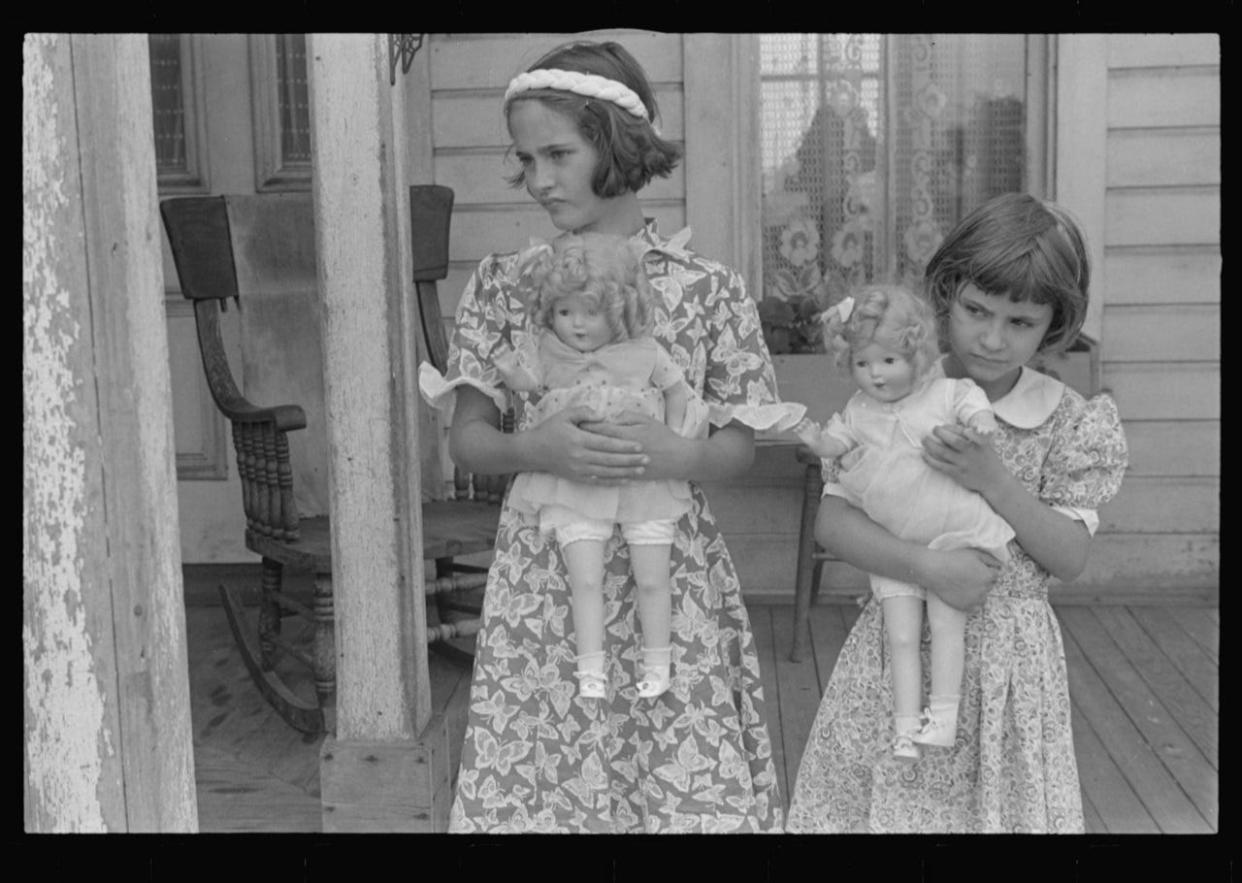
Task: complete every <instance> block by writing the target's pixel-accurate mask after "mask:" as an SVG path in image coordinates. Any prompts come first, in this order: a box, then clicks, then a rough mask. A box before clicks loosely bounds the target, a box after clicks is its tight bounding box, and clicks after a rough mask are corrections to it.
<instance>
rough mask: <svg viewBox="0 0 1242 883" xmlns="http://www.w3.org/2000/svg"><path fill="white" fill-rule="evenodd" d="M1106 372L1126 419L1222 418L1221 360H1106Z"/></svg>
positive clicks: (1105, 383)
mask: <svg viewBox="0 0 1242 883" xmlns="http://www.w3.org/2000/svg"><path fill="white" fill-rule="evenodd" d="M1103 376H1104V379H1103V385H1104V387H1105V389H1108V390H1110V391H1111V392H1112V394H1113V397H1114V398H1115V399H1116V400H1117V407H1118V409H1119V410H1120V411H1121V415H1122V418H1123V419H1128V420H1219V419H1220V365H1219V364H1218V363H1212V362H1105V363H1104V371H1103Z"/></svg>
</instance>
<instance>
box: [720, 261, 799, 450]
mask: <svg viewBox="0 0 1242 883" xmlns="http://www.w3.org/2000/svg"><path fill="white" fill-rule="evenodd" d="M705 306H706V307H707V310H706V319H707V322H708V325H709V327H710V329H711V336H712V345H711V347H710V349H709V351H708V364H707V371H706V375H705V377H704V385H703V399H704V400H705V401H706V402H707V405H708V413H709V416H710V420H711V422H712V424H713V425H715V426H725V425H727V424H728V423H730V422H732V421H734V420H737V421H740V422H742V423H745V424H746V425H747V426H750V427H751V428H753V429H758V430H777V431H781V430H785V429H790V428H792V427H793V426H794V424H796V423H797V422H798V421H799V420H801V419H802V417H803V416H804V415H805V414H806V407H805V406H804V405H800V404H797V403H795V402H782V401H781V400H780V398H779V396H778V395H777V391H776V374H775V373H774V372H773V370H772V358H771V356H770V355H769V354H768V347H767V344H766V343H765V342H764V340H763V327H762V325H761V324H760V322H759V310H758V307H757V306H756V305H755V302H754V301H753V300H752V299H751V298H750V297H749V296H748V295H747V294H746V284H745V282H743V281H742V277H741V276H740V275H738V274H737V273H736V272H735V271H733V270H723V271H722V275H721V278H720V279H719V280H717V279H713V290H712V291H711V293H710V294H709V296H708V297H707V300H706V304H705Z"/></svg>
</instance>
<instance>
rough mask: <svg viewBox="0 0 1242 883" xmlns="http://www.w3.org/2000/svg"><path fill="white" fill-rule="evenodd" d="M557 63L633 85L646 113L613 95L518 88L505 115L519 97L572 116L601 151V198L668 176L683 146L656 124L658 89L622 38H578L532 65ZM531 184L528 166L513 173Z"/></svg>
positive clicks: (519, 183)
mask: <svg viewBox="0 0 1242 883" xmlns="http://www.w3.org/2000/svg"><path fill="white" fill-rule="evenodd" d="M548 68H551V69H556V70H566V71H577V72H578V73H582V74H594V75H596V76H599V77H605V78H607V79H609V80H615V81H617V82H618V83H622V84H624V85H626V86H628V87H629V88H630V89H632V90H633V91H634V93H635V94H637V95H638V97H639V99H640V100H641V101H642V103H643V106H644V107H646V109H647V119H645V120H644V119H641V118H639V117H636V116H634V115H633V114H631V113H630V112H629V111H627V110H625V109H623V108H621V107H620V106H618V105H616V104H614V103H613V102H611V101H607V100H604V99H600V98H588V97H585V96H583V95H578V94H576V93H574V92H567V91H563V90H560V89H531V90H529V91H525V92H519V93H518V94H516V95H514V96H513V97H512V98H511V99H510V100H509V101H508V103H506V104H505V118H506V119H508V116H509V113H510V109H511V108H512V107H513V105H514V104H515V103H516V102H518V101H541V102H543V103H544V104H545V105H547V106H548V107H549V108H551V109H552V110H555V111H557V112H559V113H562V114H564V115H565V116H566V117H568V118H569V119H571V120H573V121H574V123H575V124H576V125H577V127H578V131H579V132H580V133H581V134H582V137H583V138H584V139H585V140H586V141H588V142H589V143H590V144H591V145H592V146H593V147H594V148H595V150H596V152H597V153H598V154H599V164H598V165H597V166H596V168H595V176H594V178H592V180H591V190H592V191H593V192H594V193H595V195H596V196H598V197H600V198H602V199H610V198H612V197H614V196H620V195H621V194H623V193H629V192H634V193H637V192H638V191H639V190H641V189H642V188H643V187H645V186H647V183H648V182H649V181H650V180H651V179H652V178H654V177H656V176H659V177H668V175H669V174H671V173H672V171H673V169H674V168H675V167H676V166H677V163H678V161H679V160H680V159H681V148H680V147H678V146H677V145H676V144H674V143H673V142H671V141H666V140H664V138H662V137H661V136H660V135H659V134H658V133H657V131H656V129H655V127H654V126H653V125H652V124H653V123H654V122H655V121H656V120H657V119H659V116H660V110H659V107H658V106H657V105H656V100H655V94H654V93H653V92H652V89H651V84H650V83H649V82H648V81H647V75H646V73H645V72H644V71H643V68H642V65H640V64H639V63H638V61H637V60H635V58H634V56H632V55H630V53H629V52H627V51H626V50H625V48H624V47H623V46H621V45H620V44H619V43H613V42H607V43H595V42H590V41H578V42H573V43H565V44H562V45H560V46H557V47H556V48H555V49H553V50H551V51H550V52H548V53H547V54H546V55H544V56H543V57H542V58H540V59H539V60H538V61H536V62H535V63H534V64H532V65H531V66H530V67H529V68H527V71H535V70H543V69H548ZM508 181H509V184H510V185H511V186H513V187H523V186H525V184H526V171H525V170H524V169H522V170H519V171H518V172H517V174H515V175H513V176H512V177H510V178H509V179H508Z"/></svg>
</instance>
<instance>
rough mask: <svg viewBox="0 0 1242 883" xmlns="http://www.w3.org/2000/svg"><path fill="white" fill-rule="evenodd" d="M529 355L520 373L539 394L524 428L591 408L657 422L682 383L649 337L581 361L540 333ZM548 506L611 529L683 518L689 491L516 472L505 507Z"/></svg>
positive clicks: (661, 484) (674, 484)
mask: <svg viewBox="0 0 1242 883" xmlns="http://www.w3.org/2000/svg"><path fill="white" fill-rule="evenodd" d="M535 349H536V352H535V356H534V358H533V359H531V360H529V361H533V362H534V364H532V365H528V366H526V367H527V368H528V370H529V371H530V372H531V374H533V375H534V377H535V379H536V380H537V381H538V382H539V385H540V386H541V387H542V389H543V390H545V392H544V394H543V398H541V399H540V400H539V401H538V403H536V404H535V405H534V406H533V408H532V409H531V414H530V416H529V418H528V421H527V425H530V426H534V425H537V424H539V423H542V422H543V421H544V420H546V419H548V418H549V417H551V416H552V415H553V414H557V413H560V412H561V411H563V410H565V409H566V408H572V407H575V406H578V405H586V406H588V407H590V408H593V409H594V410H596V411H598V412H600V414H601V415H602V419H605V420H608V419H612V418H615V417H618V416H619V415H620V414H621V413H622V412H623V411H637V412H639V413H642V414H646V415H647V416H648V417H653V418H655V419H656V420H660V421H663V420H664V390H665V389H668V388H669V387H671V386H674V385H676V384H677V383H681V382H684V381H685V376H684V375H683V374H682V372H681V369H680V368H678V367H677V364H676V363H675V362H674V361H673V360H672V358H671V357H670V356H669V354H668V352H667V351H666V350H665V349H664V347H663V346H661V345H660V344H659V343H657V342H656V341H655V339H654V338H651V337H640V338H637V339H634V340H623V341H619V342H617V343H610V344H607V345H606V346H602V347H600V348H599V349H597V350H595V351H593V352H589V353H584V352H581V351H579V350H576V349H574V348H573V347H571V346H568V345H567V344H566V343H565V342H564V341H562V340H561V339H560V338H558V337H557V336H556V335H555V334H553V333H551V332H548V331H545V332H544V333H542V334H540V335H539V336H538V338H537V341H536V343H535ZM687 388H688V387H687ZM703 410H704V411H705V410H706V408H705V407H704V409H703ZM553 504H555V505H559V506H565V507H566V508H568V509H571V510H573V511H574V512H576V513H578V514H579V515H583V516H585V517H588V518H595V519H600V520H603V521H611V522H613V523H614V524H634V523H638V522H643V521H659V520H668V519H675V518H680V517H681V516H682V515H684V514H685V513H686V512H689V511H690V506H691V496H690V483H689V482H687V481H672V480H660V481H634V482H630V483H629V484H625V485H614V486H607V487H601V486H599V485H592V484H587V483H585V482H581V481H571V480H570V479H568V478H562V477H560V476H559V475H552V474H550V473H546V472H522V473H520V474H518V475H517V477H516V478H514V479H513V487H512V489H511V490H510V491H509V505H510V506H512V507H513V508H514V509H516V510H518V511H519V512H525V513H527V514H531V515H537V514H538V513H539V512H540V511H541V510H542V509H543V508H544V507H545V506H549V505H553Z"/></svg>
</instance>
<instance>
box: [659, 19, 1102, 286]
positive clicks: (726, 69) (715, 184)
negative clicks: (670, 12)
mask: <svg viewBox="0 0 1242 883" xmlns="http://www.w3.org/2000/svg"><path fill="white" fill-rule="evenodd" d="M1026 38H1027V48H1028V53H1027V58H1028V65H1027V71H1026V82H1027V92H1028V95H1030V96H1031V98H1030V102H1029V106H1028V114H1027V119H1028V121H1034V122H1033V123H1032V124H1031V125H1028V127H1027V132H1026V144H1027V149H1028V152H1029V155H1030V156H1032V157H1037V160H1036V161H1035V163H1034V164H1033V165H1032V166H1030V167H1029V168H1028V173H1027V181H1028V192H1030V193H1031V194H1032V195H1034V196H1037V197H1040V198H1045V197H1047V196H1050V195H1051V194H1053V193H1054V192H1055V182H1056V156H1057V154H1056V147H1057V137H1056V136H1057V126H1056V120H1057V116H1056V104H1057V98H1058V92H1057V84H1058V79H1057V64H1056V58H1057V55H1056V46H1057V39H1056V36H1055V35H1047V34H1027V35H1026ZM684 45H685V51H684V54H683V57H684V59H685V102H686V217H687V220H688V222H689V223H690V224H691V226H692V227H693V228H694V231H695V236H694V241H695V243H696V246H697V247H698V249H699V250H701V251H703V252H704V253H706V254H709V255H712V256H713V257H719V258H720V259H721V260H723V261H726V262H728V263H731V264H732V266H733V267H734V268H735V269H736V270H737V271H738V272H739V273H740V274H741V275H742V277H743V278H744V279H745V281H746V287H747V290H748V291H749V292H750V294H751V297H752V298H754V299H755V300H756V301H758V300H760V299H761V298H762V297H763V255H762V248H761V218H762V199H763V197H762V170H761V169H760V167H759V163H760V160H759V157H758V155H757V153H756V133H758V131H759V125H760V100H759V93H760V88H759V35H758V34H727V35H698V34H687V35H685V37H684ZM701 228H702V229H701ZM704 231H705V232H707V233H708V236H707V237H704V236H703V235H702V232H704ZM1087 232H1088V235H1092V231H1087Z"/></svg>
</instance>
